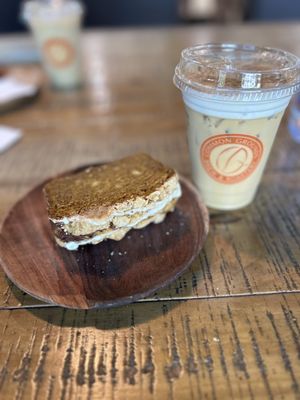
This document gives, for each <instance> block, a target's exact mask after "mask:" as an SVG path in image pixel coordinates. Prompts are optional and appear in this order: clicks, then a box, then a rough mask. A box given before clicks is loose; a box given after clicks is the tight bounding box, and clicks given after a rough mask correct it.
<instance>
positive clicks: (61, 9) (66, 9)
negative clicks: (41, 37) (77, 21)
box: [21, 0, 83, 22]
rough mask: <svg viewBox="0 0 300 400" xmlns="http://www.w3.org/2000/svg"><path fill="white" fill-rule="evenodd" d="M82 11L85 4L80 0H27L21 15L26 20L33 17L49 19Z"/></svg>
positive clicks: (28, 20) (78, 13) (79, 13)
mask: <svg viewBox="0 0 300 400" xmlns="http://www.w3.org/2000/svg"><path fill="white" fill-rule="evenodd" d="M82 13H83V5H82V3H81V2H80V0H27V1H25V2H24V3H23V5H22V10H21V16H22V18H23V19H24V21H26V22H30V20H31V19H32V18H40V19H42V20H45V21H47V20H51V19H56V18H58V17H64V16H73V15H81V14H82Z"/></svg>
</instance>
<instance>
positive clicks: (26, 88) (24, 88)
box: [0, 77, 37, 104]
mask: <svg viewBox="0 0 300 400" xmlns="http://www.w3.org/2000/svg"><path fill="white" fill-rule="evenodd" d="M36 90H37V88H36V86H35V85H31V84H29V83H24V82H21V81H19V80H17V79H15V78H13V77H4V78H0V104H5V103H8V102H10V101H12V100H16V99H18V98H20V97H26V96H31V95H34V94H35V93H36Z"/></svg>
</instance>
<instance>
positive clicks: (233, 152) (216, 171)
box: [200, 134, 263, 184]
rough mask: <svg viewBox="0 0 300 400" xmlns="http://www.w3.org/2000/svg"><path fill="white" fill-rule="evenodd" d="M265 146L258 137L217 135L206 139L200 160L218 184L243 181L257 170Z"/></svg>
mask: <svg viewBox="0 0 300 400" xmlns="http://www.w3.org/2000/svg"><path fill="white" fill-rule="evenodd" d="M262 154H263V144H262V142H261V141H260V140H259V139H257V138H256V137H253V136H249V135H242V134H230V135H216V136H212V137H209V138H208V139H206V140H205V141H204V142H203V144H202V146H201V149H200V158H201V161H202V164H203V166H204V168H205V170H206V172H207V173H208V174H209V175H210V176H211V177H212V178H213V179H214V180H216V181H217V182H221V183H224V184H232V183H238V182H241V181H243V180H244V179H246V178H248V176H250V175H251V174H252V172H253V171H254V170H255V169H256V168H257V166H258V164H259V162H260V160H261V157H262Z"/></svg>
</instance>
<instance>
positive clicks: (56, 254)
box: [0, 178, 209, 309]
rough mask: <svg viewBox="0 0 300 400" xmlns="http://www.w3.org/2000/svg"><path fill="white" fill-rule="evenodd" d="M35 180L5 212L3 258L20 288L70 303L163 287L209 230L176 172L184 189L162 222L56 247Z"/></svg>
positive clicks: (101, 303)
mask: <svg viewBox="0 0 300 400" xmlns="http://www.w3.org/2000/svg"><path fill="white" fill-rule="evenodd" d="M43 185H44V184H41V185H39V186H38V187H36V188H35V189H33V190H32V191H31V192H29V193H28V194H27V195H26V196H25V197H24V198H22V199H21V200H20V201H19V202H18V203H17V204H16V205H15V206H14V207H13V209H12V210H11V211H10V213H9V214H8V216H7V218H6V220H5V222H4V224H3V226H2V233H1V235H0V263H1V265H2V267H3V269H4V271H5V273H6V274H7V276H8V277H9V279H10V280H11V281H12V282H14V283H15V284H16V285H17V286H18V287H19V288H20V289H22V290H24V291H25V292H27V293H29V294H30V295H32V296H34V297H36V298H38V299H40V300H43V301H45V302H47V303H52V304H56V305H59V306H63V307H68V308H78V309H79V308H80V309H88V308H96V307H110V306H117V305H122V304H127V303H130V302H133V301H135V300H138V299H140V298H143V297H145V296H148V295H150V294H151V293H153V292H154V291H156V290H158V289H160V288H162V287H164V286H165V285H167V284H168V283H170V282H171V281H173V280H174V279H176V278H177V277H178V276H179V275H180V274H182V273H183V272H184V271H185V270H186V268H187V267H188V266H189V265H190V264H191V262H192V261H193V259H194V257H195V256H196V255H197V254H198V253H199V251H200V249H201V248H202V246H203V243H204V241H205V238H206V236H207V233H208V225H209V224H208V219H209V218H208V212H207V209H206V207H205V206H204V205H203V203H202V201H201V199H200V197H199V194H198V192H197V191H196V189H195V188H194V187H193V186H192V184H191V183H189V181H187V180H186V179H184V178H181V185H182V189H183V195H182V197H181V199H180V200H179V201H178V203H177V207H176V210H175V211H174V212H173V213H170V214H168V215H167V217H166V219H165V221H164V222H163V223H161V224H157V225H156V224H151V225H149V226H148V227H146V228H144V229H141V230H132V231H130V232H129V233H128V234H127V235H126V236H125V238H124V239H123V240H121V241H119V242H116V241H113V240H107V241H105V242H102V243H100V244H98V245H88V246H83V247H80V248H79V249H78V251H68V250H66V249H63V248H61V247H59V246H58V245H57V244H56V243H55V242H54V239H53V234H52V231H51V228H50V224H49V222H48V217H47V211H46V206H45V202H44V198H43V193H42V188H43Z"/></svg>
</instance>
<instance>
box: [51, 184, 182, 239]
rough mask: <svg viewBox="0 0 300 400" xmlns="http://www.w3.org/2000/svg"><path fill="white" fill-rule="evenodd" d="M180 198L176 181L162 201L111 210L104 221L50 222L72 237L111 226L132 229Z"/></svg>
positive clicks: (77, 218)
mask: <svg viewBox="0 0 300 400" xmlns="http://www.w3.org/2000/svg"><path fill="white" fill-rule="evenodd" d="M180 196H181V187H180V184H179V182H178V181H177V182H176V186H175V188H174V189H173V191H172V192H171V193H170V194H169V195H167V196H166V197H165V198H164V199H163V200H159V201H155V202H153V201H152V202H150V203H148V204H146V205H145V206H144V207H135V208H131V209H129V210H124V211H118V210H113V212H112V213H111V214H110V215H109V217H108V218H105V219H103V218H102V219H96V218H93V219H92V218H85V217H82V216H80V215H76V216H74V217H70V218H67V217H65V218H63V219H61V220H53V219H52V221H53V222H54V223H60V224H62V225H63V227H62V229H63V230H64V231H65V232H66V233H69V234H71V235H73V236H81V235H90V234H93V233H95V232H97V231H101V230H108V229H109V228H110V226H111V224H112V225H113V226H114V228H115V230H116V229H120V228H124V227H129V228H132V227H134V226H135V225H136V224H139V223H140V222H141V221H143V220H144V219H147V218H149V217H151V216H153V215H155V214H157V213H159V212H160V211H161V210H163V209H164V208H165V207H166V206H167V205H168V204H169V203H171V202H172V201H173V200H175V199H178V198H179V197H180Z"/></svg>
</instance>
